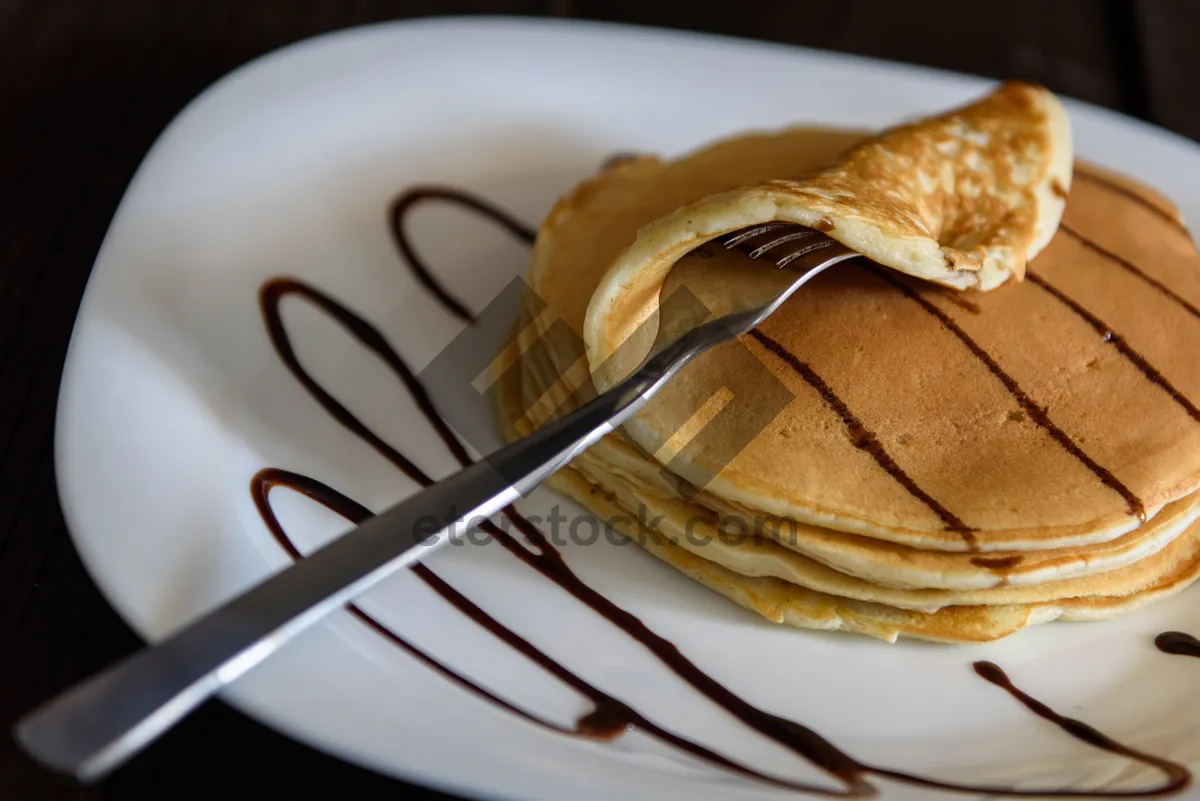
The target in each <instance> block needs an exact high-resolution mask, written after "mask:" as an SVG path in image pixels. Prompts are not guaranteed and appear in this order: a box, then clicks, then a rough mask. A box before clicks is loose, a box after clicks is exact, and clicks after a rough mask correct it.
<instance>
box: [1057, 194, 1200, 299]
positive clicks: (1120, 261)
mask: <svg viewBox="0 0 1200 801" xmlns="http://www.w3.org/2000/svg"><path fill="white" fill-rule="evenodd" d="M1151 208H1153V206H1152V207H1151ZM1058 230H1060V231H1063V232H1064V233H1066V234H1067V235H1069V236H1072V237H1074V238H1075V239H1076V241H1078V242H1079V244H1081V245H1083V246H1084V247H1085V248H1087V249H1088V250H1090V251H1092V252H1093V253H1098V254H1100V255H1101V256H1103V257H1104V258H1106V259H1108V260H1109V261H1111V262H1112V263H1113V264H1116V265H1119V266H1120V267H1122V268H1124V269H1125V270H1127V271H1128V272H1130V273H1133V274H1134V275H1136V276H1137V277H1138V278H1140V279H1142V280H1143V281H1145V282H1146V283H1147V284H1149V285H1150V286H1152V287H1154V288H1155V289H1157V290H1158V291H1159V292H1161V293H1163V294H1164V295H1166V296H1167V297H1168V298H1170V299H1171V300H1173V301H1175V302H1176V303H1178V304H1179V305H1180V306H1182V307H1183V308H1184V309H1186V310H1187V311H1188V313H1189V314H1191V315H1192V316H1193V317H1196V318H1200V308H1197V307H1196V306H1195V304H1193V303H1190V302H1189V301H1188V300H1186V299H1185V298H1184V297H1183V296H1182V295H1180V294H1179V293H1178V292H1176V291H1175V290H1173V289H1171V288H1170V287H1169V286H1167V285H1166V284H1164V283H1163V282H1162V281H1159V280H1158V279H1157V278H1154V277H1152V276H1150V275H1149V274H1148V273H1146V271H1145V270H1143V269H1142V268H1140V267H1138V266H1137V265H1136V264H1134V263H1133V262H1131V261H1130V260H1129V259H1127V258H1125V257H1124V256H1120V255H1118V254H1116V253H1113V252H1112V251H1111V250H1109V249H1108V248H1105V247H1102V246H1101V245H1099V244H1097V243H1095V242H1093V241H1092V240H1090V239H1088V238H1087V237H1086V236H1084V235H1083V234H1081V233H1079V232H1078V231H1076V230H1075V229H1074V228H1072V227H1071V226H1069V225H1067V224H1066V223H1063V222H1060V223H1059V224H1058Z"/></svg>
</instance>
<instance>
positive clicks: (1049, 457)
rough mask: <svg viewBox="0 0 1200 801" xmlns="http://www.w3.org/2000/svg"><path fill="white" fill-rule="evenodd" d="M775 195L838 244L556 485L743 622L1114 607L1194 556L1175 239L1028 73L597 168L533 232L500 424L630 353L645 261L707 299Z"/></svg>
mask: <svg viewBox="0 0 1200 801" xmlns="http://www.w3.org/2000/svg"><path fill="white" fill-rule="evenodd" d="M771 221H787V222H792V223H799V224H803V225H807V226H811V227H815V228H818V229H819V230H822V231H824V232H826V233H827V234H828V235H829V236H831V237H833V238H835V239H838V240H840V241H843V242H844V243H846V244H848V245H850V246H851V247H853V248H854V249H855V250H858V251H859V252H860V253H863V254H865V255H864V256H863V257H861V258H857V259H854V260H851V261H848V262H845V263H844V264H841V265H838V266H837V267H834V268H832V269H830V270H829V271H827V272H825V273H823V274H822V275H821V276H819V277H818V278H817V279H815V280H814V281H812V282H811V283H809V284H808V285H806V286H805V287H804V288H803V289H802V290H801V291H799V292H798V293H797V294H795V295H794V296H793V297H792V298H791V299H789V301H788V302H787V303H786V304H785V305H784V306H783V307H782V308H781V309H780V310H779V311H778V312H776V313H775V314H774V315H772V317H771V318H769V319H768V320H767V321H766V322H765V323H764V324H763V325H761V326H760V327H759V329H757V330H756V331H754V332H752V333H751V334H750V335H748V336H745V337H742V338H740V339H739V340H738V341H736V342H732V343H728V344H726V345H722V346H720V347H718V348H716V349H714V350H712V351H710V352H708V353H706V354H704V355H703V356H701V357H699V358H698V359H696V360H695V361H694V362H693V363H692V364H690V365H689V366H688V367H687V368H685V370H684V371H683V372H682V373H681V374H680V375H679V376H677V377H676V378H675V379H673V380H672V382H671V383H670V384H668V386H667V387H666V388H664V389H663V390H662V391H661V392H660V393H659V395H658V396H656V398H655V399H654V400H653V401H652V402H651V404H650V405H648V406H647V407H646V409H644V410H643V411H642V412H641V413H639V415H638V416H637V417H636V418H635V420H634V421H632V422H631V423H630V424H629V425H627V426H626V427H625V428H624V430H623V431H621V432H616V433H613V434H610V435H608V436H607V437H605V438H604V439H603V440H601V441H600V442H599V443H597V444H596V445H595V446H593V447H592V448H591V449H590V450H588V451H587V452H586V453H584V454H582V455H581V456H579V457H578V458H577V459H576V460H575V461H573V462H572V463H571V464H570V465H569V466H568V467H566V468H564V469H562V470H561V471H559V472H558V473H557V474H556V475H555V476H554V477H553V478H552V479H551V480H550V483H551V485H552V486H553V487H554V488H556V489H557V490H559V491H560V492H563V493H564V494H566V495H568V496H570V497H571V498H573V499H575V500H576V501H578V502H579V503H581V504H582V505H583V506H585V507H586V508H587V509H589V510H590V511H591V512H592V513H594V514H595V515H596V516H597V517H599V518H600V519H601V520H603V521H607V522H609V523H610V525H612V526H613V527H614V528H616V529H617V530H619V531H621V532H622V533H623V534H625V535H626V536H628V537H630V538H631V539H633V540H634V541H635V542H637V543H639V544H640V545H642V546H644V547H645V548H646V549H647V550H649V551H650V552H651V553H653V554H654V555H655V556H658V557H659V558H661V559H662V560H664V561H665V562H667V563H668V564H670V565H672V566H674V567H675V568H677V569H679V570H680V571H681V572H683V573H684V574H686V575H687V576H689V577H691V578H693V579H695V580H696V581H698V582H700V583H702V584H704V585H706V586H708V587H710V588H711V589H713V590H716V591H717V592H719V593H721V594H722V595H724V596H726V597H728V598H729V599H731V600H733V601H734V602H736V603H738V604H741V605H743V606H745V607H747V608H749V609H751V610H754V611H756V612H758V613H760V614H761V615H763V616H765V617H766V618H768V619H770V620H773V621H776V622H781V623H788V624H791V625H794V626H799V627H805V628H816V629H826V630H841V631H852V632H859V633H864V634H868V635H871V636H875V637H879V638H882V639H885V640H889V641H894V640H895V639H896V638H897V637H898V636H901V635H904V636H908V637H916V638H922V639H929V640H939V641H950V642H960V641H961V642H980V641H988V640H994V639H998V638H1000V637H1004V636H1006V635H1009V634H1011V633H1013V632H1015V631H1018V630H1020V629H1022V628H1024V627H1025V626H1028V625H1032V624H1034V623H1040V622H1045V621H1050V620H1055V619H1062V620H1101V619H1106V618H1111V617H1114V616H1116V615H1120V614H1123V613H1126V612H1129V611H1132V610H1134V609H1136V608H1138V607H1140V606H1142V605H1143V604H1146V603H1149V602H1151V601H1153V600H1155V599H1158V598H1162V597H1165V596H1167V595H1169V594H1172V593H1174V592H1177V591H1179V590H1181V589H1182V588H1184V587H1185V586H1187V585H1188V584H1189V583H1190V582H1191V581H1192V580H1193V579H1194V578H1195V577H1196V575H1197V573H1198V572H1200V523H1196V522H1195V521H1196V519H1197V517H1200V496H1197V495H1196V494H1195V493H1194V490H1195V489H1196V488H1197V487H1198V486H1200V410H1198V409H1197V406H1196V405H1195V403H1194V402H1193V400H1192V399H1196V402H1200V349H1197V348H1195V347H1193V345H1192V343H1194V342H1196V341H1200V257H1198V256H1197V253H1196V250H1195V248H1194V245H1193V243H1192V240H1191V237H1190V236H1189V234H1188V232H1187V230H1186V229H1185V228H1184V226H1183V224H1182V221H1181V219H1180V216H1179V214H1178V212H1177V210H1176V209H1175V208H1174V207H1173V206H1172V204H1171V203H1170V201H1169V200H1167V199H1166V198H1164V197H1162V196H1161V195H1160V194H1158V193H1157V192H1155V191H1154V190H1152V189H1150V188H1148V187H1146V186H1143V185H1141V184H1139V183H1137V182H1136V181H1133V180H1131V179H1129V178H1126V177H1122V176H1119V175H1117V174H1114V173H1112V172H1109V171H1107V170H1103V169H1101V168H1099V167H1096V166H1093V165H1088V164H1083V163H1077V164H1076V163H1073V155H1072V151H1071V146H1070V134H1069V128H1068V126H1067V124H1066V119H1065V114H1064V113H1063V112H1062V109H1061V107H1060V106H1059V105H1058V103H1057V101H1055V100H1054V99H1053V97H1052V96H1050V95H1049V93H1047V92H1045V91H1044V90H1041V89H1040V88H1037V87H1031V86H1027V85H1018V84H1012V85H1005V86H1003V87H1001V88H1000V89H999V90H997V91H996V92H994V93H993V94H991V95H990V96H988V97H986V98H983V99H982V100H981V101H979V102H978V103H976V104H973V105H971V106H968V107H965V108H963V109H958V110H954V111H951V112H948V113H947V114H944V115H941V116H939V117H934V118H930V119H927V120H922V121H918V122H914V123H909V124H907V125H904V126H902V127H899V128H896V129H892V130H891V131H887V132H884V133H882V134H870V133H868V132H862V131H841V130H830V129H814V128H794V129H789V130H786V131H783V132H779V133H771V134H751V135H746V136H741V137H738V138H733V139H729V140H726V141H722V142H719V143H717V144H715V145H712V146H710V147H708V148H706V149H704V150H701V151H698V152H695V153H693V154H691V155H688V156H686V157H684V158H681V159H679V160H675V161H663V160H659V159H657V158H652V157H642V156H639V157H631V158H625V159H622V160H619V161H615V162H613V163H611V164H609V165H607V166H606V167H605V168H604V169H603V170H602V171H601V172H600V174H598V175H596V176H594V177H593V178H591V179H589V180H587V181H585V182H583V183H582V184H581V185H579V186H578V187H577V188H576V189H575V190H574V191H572V192H571V193H570V194H568V195H567V196H565V197H564V198H562V199H561V200H560V201H559V203H558V204H557V205H556V206H555V207H554V209H553V210H552V211H551V213H550V214H549V215H548V217H547V218H546V220H545V221H544V222H543V224H542V226H541V228H540V230H539V233H538V237H537V242H536V244H535V248H534V253H533V257H532V263H531V266H530V269H529V273H528V282H529V285H530V287H531V290H532V292H531V293H530V297H529V302H528V304H527V306H526V309H525V311H524V313H523V316H522V319H521V320H520V321H519V323H518V326H517V331H518V335H517V336H516V337H515V341H514V343H513V344H512V345H511V346H510V348H509V350H508V352H507V357H508V361H509V362H510V363H511V362H513V361H515V362H516V364H517V365H518V369H509V370H505V371H504V372H503V375H504V376H505V380H504V381H503V382H501V386H500V390H501V391H500V406H501V410H502V412H503V415H502V416H503V421H504V423H505V427H506V430H507V431H508V435H509V436H510V437H519V436H522V435H525V434H527V433H529V432H530V431H532V430H534V429H536V428H537V427H538V426H540V425H543V424H544V423H545V422H546V421H547V420H549V419H552V418H554V417H556V416H559V415H561V414H563V413H564V412H566V411H567V410H569V409H571V408H574V407H575V406H577V405H578V404H579V403H581V402H582V401H584V400H585V399H587V398H588V397H590V396H592V395H594V392H595V391H596V389H600V390H603V389H606V388H608V387H610V386H612V385H613V384H614V383H615V382H617V381H619V380H620V379H621V378H622V377H624V376H625V375H627V374H628V373H629V372H630V371H631V370H632V369H633V368H634V367H635V366H636V364H637V363H638V362H639V361H640V360H641V358H643V357H644V356H645V353H646V350H645V349H648V347H649V344H648V342H649V341H651V340H652V339H653V335H652V334H653V331H654V330H655V326H656V324H657V323H656V320H655V315H656V312H657V304H658V302H659V298H660V296H662V297H665V296H666V294H667V292H666V290H667V289H668V288H670V287H673V286H674V287H677V286H684V287H686V288H687V289H688V290H689V291H690V292H692V293H693V294H694V296H695V297H698V298H700V299H702V300H703V301H704V302H705V303H706V304H708V305H709V306H711V307H712V308H714V309H715V308H716V307H718V306H719V305H720V302H721V298H723V297H724V298H728V297H730V296H732V295H735V294H736V293H737V289H738V286H739V283H740V282H742V281H755V280H769V278H768V277H767V276H765V275H764V274H763V272H762V271H763V269H764V268H763V267H762V266H760V263H759V262H751V261H749V260H748V259H747V258H746V257H745V256H744V255H742V253H740V252H739V251H737V250H730V249H726V248H724V247H722V246H721V244H720V242H721V240H722V237H726V236H727V235H728V234H729V233H730V232H734V231H738V230H745V229H746V228H747V227H748V226H750V227H753V226H755V225H759V224H762V223H764V222H771ZM681 276H682V277H681ZM647 330H649V331H650V335H649V336H648V338H646V339H645V342H646V344H645V348H644V349H639V347H640V346H636V342H637V340H638V337H639V336H643V335H645V332H646V331H647ZM563 331H570V332H576V333H577V334H578V337H576V338H574V339H572V338H571V337H569V336H568V337H565V338H564V337H562V336H559V334H561V332H563ZM629 343H635V346H634V347H629ZM781 391H782V392H783V394H782V396H781ZM780 397H782V398H783V401H782V402H780V401H779V398H780ZM764 409H765V410H767V411H766V413H756V412H762V411H763V410H764ZM726 410H728V413H725V412H726ZM739 427H740V428H739ZM706 430H708V431H709V432H710V433H712V432H715V434H714V435H711V436H709V435H705V431H706ZM730 438H732V439H733V440H736V441H737V442H738V446H737V448H736V449H734V450H733V451H730V450H729V448H727V447H722V445H723V444H728V441H729V440H730Z"/></svg>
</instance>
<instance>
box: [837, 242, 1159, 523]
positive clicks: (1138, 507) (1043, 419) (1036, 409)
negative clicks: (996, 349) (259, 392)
mask: <svg viewBox="0 0 1200 801" xmlns="http://www.w3.org/2000/svg"><path fill="white" fill-rule="evenodd" d="M856 261H857V262H858V263H859V264H860V265H863V266H864V267H866V269H868V270H870V271H871V272H872V273H874V274H875V275H877V276H878V277H879V278H881V279H883V280H884V281H886V282H888V283H889V284H891V285H892V286H894V287H895V288H896V289H898V290H900V291H901V292H902V293H904V295H905V296H906V297H908V298H909V299H910V300H912V301H914V302H916V303H917V304H918V305H919V306H920V307H921V308H923V309H924V310H925V311H927V312H929V313H930V314H931V315H933V317H934V318H935V319H937V321H938V322H939V323H941V324H942V327H943V328H945V329H946V330H947V331H949V332H950V333H952V334H954V336H955V337H957V338H958V340H959V341H960V342H962V343H963V344H964V345H966V346H967V349H968V350H969V351H971V353H972V354H973V355H974V356H975V357H976V358H977V359H979V361H981V362H983V364H984V366H985V367H987V369H988V371H989V372H991V374H992V375H993V376H995V377H996V379H997V380H998V381H999V382H1000V383H1001V384H1002V385H1003V386H1004V388H1005V389H1006V390H1008V394H1009V395H1012V397H1013V399H1014V400H1016V402H1017V403H1018V404H1019V405H1020V406H1021V409H1022V410H1023V411H1024V412H1025V414H1027V415H1029V419H1030V420H1032V421H1033V422H1034V423H1036V424H1037V425H1038V426H1039V427H1040V428H1041V429H1042V430H1044V431H1045V432H1046V433H1047V434H1049V435H1050V437H1051V439H1053V440H1054V441H1055V442H1057V443H1058V444H1059V445H1060V446H1061V447H1062V449H1063V450H1065V451H1066V452H1067V453H1069V454H1071V455H1072V456H1073V457H1075V458H1076V459H1078V460H1079V461H1080V462H1081V463H1082V464H1083V465H1084V466H1085V467H1087V469H1088V470H1090V471H1091V472H1092V474H1093V475H1094V476H1096V478H1098V479H1100V481H1101V483H1103V484H1104V486H1106V487H1108V488H1109V489H1111V490H1112V491H1113V492H1116V493H1117V494H1118V495H1120V496H1121V498H1122V499H1123V500H1124V501H1125V504H1126V507H1127V508H1128V509H1129V513H1130V514H1132V515H1136V516H1137V518H1138V520H1140V521H1142V522H1143V523H1144V522H1145V521H1146V507H1145V506H1144V505H1143V504H1142V501H1141V499H1140V498H1138V497H1137V496H1136V495H1134V494H1133V492H1132V491H1131V490H1130V489H1129V488H1128V487H1126V486H1125V485H1124V484H1122V483H1121V482H1120V480H1119V479H1118V478H1117V477H1116V476H1115V475H1113V474H1112V473H1111V472H1110V471H1109V470H1108V469H1107V468H1105V467H1101V466H1100V465H1099V464H1098V463H1097V462H1096V460H1095V459H1093V458H1092V457H1090V456H1088V455H1087V454H1086V453H1084V451H1083V449H1082V448H1080V447H1079V445H1077V444H1076V443H1075V440H1073V439H1071V437H1070V435H1068V434H1067V432H1065V431H1063V430H1062V429H1061V428H1059V427H1058V426H1057V425H1055V424H1054V421H1053V420H1051V419H1050V414H1049V413H1048V412H1047V411H1046V410H1045V409H1044V408H1042V407H1041V406H1038V405H1037V404H1036V403H1034V401H1033V399H1032V398H1030V397H1029V395H1027V394H1026V393H1025V390H1023V389H1021V385H1020V384H1018V383H1017V380H1016V379H1015V378H1013V377H1012V376H1011V375H1009V374H1008V373H1007V372H1005V371H1004V368H1003V367H1001V366H1000V364H999V362H997V361H996V360H995V358H993V357H992V355H991V354H990V353H988V352H987V351H986V350H984V348H983V346H982V345H980V344H979V343H978V342H976V341H975V340H974V339H972V338H971V336H970V335H969V334H968V333H967V332H966V331H964V330H963V329H962V327H960V326H959V324H958V323H956V322H955V321H954V318H952V317H951V316H950V315H948V314H946V312H944V311H942V310H941V309H939V308H938V307H937V306H936V305H934V304H933V303H931V302H930V301H929V299H928V298H926V297H924V296H923V295H921V293H920V292H917V291H916V290H915V289H913V288H912V287H911V286H909V285H908V284H907V283H905V282H904V281H902V280H901V279H900V278H898V277H897V276H895V275H893V274H892V273H891V271H890V270H887V269H884V268H883V267H879V266H877V265H875V264H872V263H870V262H868V261H867V260H866V259H861V258H860V259H856Z"/></svg>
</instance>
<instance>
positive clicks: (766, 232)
mask: <svg viewBox="0 0 1200 801" xmlns="http://www.w3.org/2000/svg"><path fill="white" fill-rule="evenodd" d="M722 244H723V245H725V247H726V248H730V249H732V248H737V249H738V250H740V251H741V252H742V253H745V254H746V256H747V257H748V258H751V259H758V258H761V257H762V256H763V255H765V254H767V253H768V252H771V251H775V252H774V253H772V258H773V260H774V261H775V266H776V267H778V268H783V267H786V266H787V265H788V264H790V263H792V262H793V261H795V260H796V259H798V258H800V257H801V256H806V255H808V254H809V253H813V252H815V251H818V250H824V249H825V248H828V247H831V246H833V245H839V244H840V243H838V242H837V241H836V240H833V239H830V238H829V237H827V236H825V235H824V234H822V233H821V232H820V231H815V230H813V229H812V228H806V227H804V226H803V225H799V224H797V223H787V222H774V223H766V224H764V225H756V226H754V227H753V228H744V229H742V230H740V231H735V232H734V233H733V234H732V235H730V236H729V237H728V238H726V239H725V240H724V241H723V242H722ZM785 245H787V246H788V247H783V246H785ZM843 247H844V246H843Z"/></svg>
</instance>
